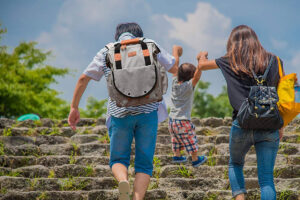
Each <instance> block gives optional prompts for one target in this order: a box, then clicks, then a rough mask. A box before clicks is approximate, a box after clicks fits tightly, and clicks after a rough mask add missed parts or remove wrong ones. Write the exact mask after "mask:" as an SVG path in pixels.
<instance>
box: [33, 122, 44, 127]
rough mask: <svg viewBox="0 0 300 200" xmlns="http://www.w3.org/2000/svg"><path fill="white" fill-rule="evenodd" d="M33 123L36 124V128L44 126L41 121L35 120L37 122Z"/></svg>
mask: <svg viewBox="0 0 300 200" xmlns="http://www.w3.org/2000/svg"><path fill="white" fill-rule="evenodd" d="M33 123H34V125H35V127H41V126H42V125H43V124H42V122H41V120H35V121H33Z"/></svg>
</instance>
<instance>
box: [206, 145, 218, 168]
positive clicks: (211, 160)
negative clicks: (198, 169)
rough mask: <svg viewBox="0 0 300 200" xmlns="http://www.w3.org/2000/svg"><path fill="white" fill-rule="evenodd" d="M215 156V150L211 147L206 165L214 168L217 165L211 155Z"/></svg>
mask: <svg viewBox="0 0 300 200" xmlns="http://www.w3.org/2000/svg"><path fill="white" fill-rule="evenodd" d="M216 154H217V149H216V148H215V147H213V148H212V149H211V150H210V151H209V153H208V159H207V165H208V166H215V165H216V163H217V159H216V158H215V157H213V155H216Z"/></svg>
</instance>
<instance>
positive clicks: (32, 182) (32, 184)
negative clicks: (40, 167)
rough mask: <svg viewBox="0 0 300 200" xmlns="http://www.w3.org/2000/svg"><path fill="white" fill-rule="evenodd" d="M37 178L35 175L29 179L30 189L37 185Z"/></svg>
mask: <svg viewBox="0 0 300 200" xmlns="http://www.w3.org/2000/svg"><path fill="white" fill-rule="evenodd" d="M37 182H38V179H37V178H36V177H35V178H34V179H30V180H29V185H30V190H32V191H33V190H34V189H35V187H36V185H37Z"/></svg>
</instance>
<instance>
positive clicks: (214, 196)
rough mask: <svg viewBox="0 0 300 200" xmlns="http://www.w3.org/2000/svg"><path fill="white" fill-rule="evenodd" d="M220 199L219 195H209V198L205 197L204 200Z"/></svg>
mask: <svg viewBox="0 0 300 200" xmlns="http://www.w3.org/2000/svg"><path fill="white" fill-rule="evenodd" d="M217 198H218V195H217V194H212V193H211V194H208V195H207V196H205V197H204V200H216V199H217Z"/></svg>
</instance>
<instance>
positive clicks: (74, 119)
mask: <svg viewBox="0 0 300 200" xmlns="http://www.w3.org/2000/svg"><path fill="white" fill-rule="evenodd" d="M79 120H80V113H79V111H78V108H71V110H70V114H69V118H68V123H69V125H70V127H71V128H72V129H73V130H74V131H75V130H76V124H77V123H78V122H79Z"/></svg>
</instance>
